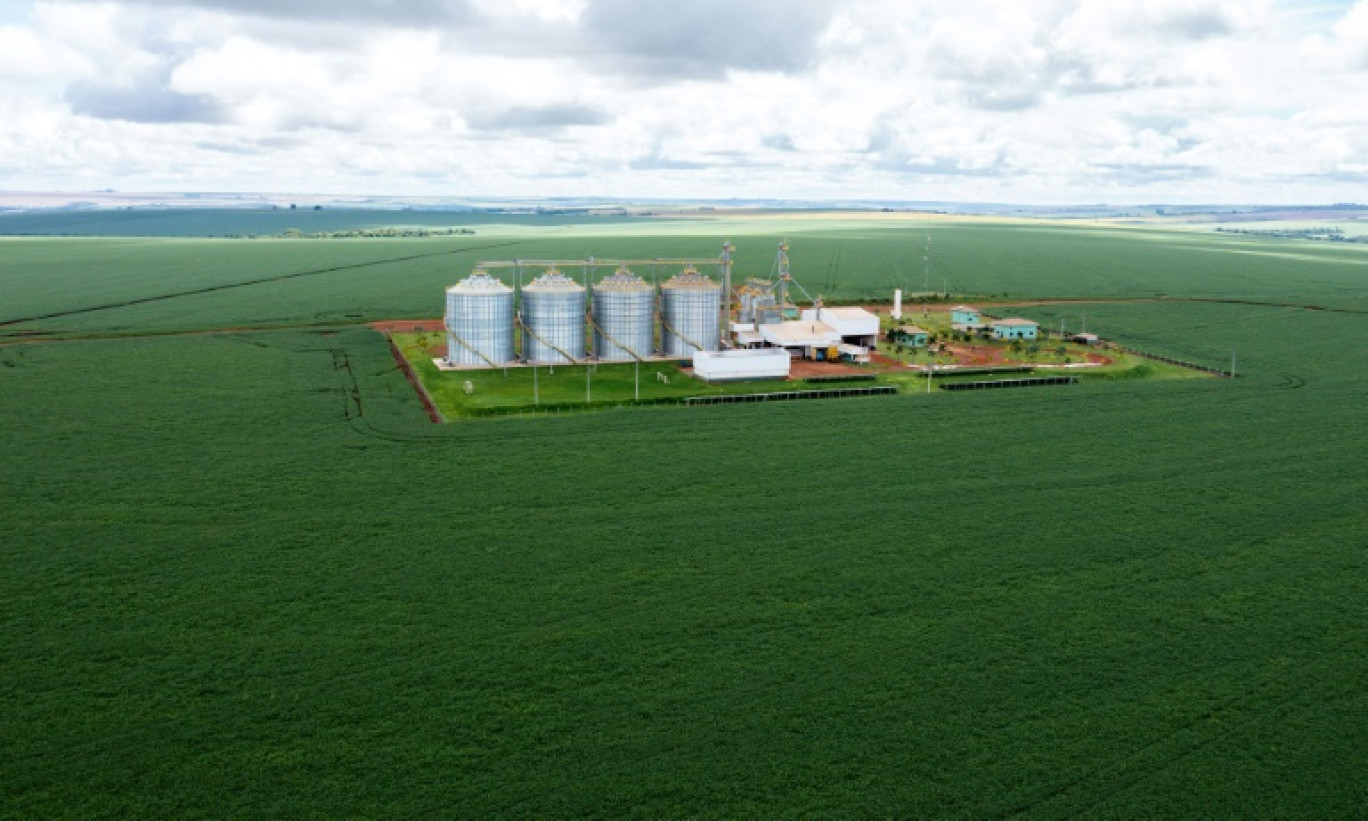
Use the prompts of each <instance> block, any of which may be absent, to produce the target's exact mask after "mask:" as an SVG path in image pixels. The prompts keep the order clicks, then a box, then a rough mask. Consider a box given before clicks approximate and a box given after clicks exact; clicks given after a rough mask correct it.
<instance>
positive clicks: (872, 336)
mask: <svg viewBox="0 0 1368 821" xmlns="http://www.w3.org/2000/svg"><path fill="white" fill-rule="evenodd" d="M803 320H804V321H806V322H821V323H823V324H825V325H827V326H829V327H830V328H831V329H832V330H833V331H835V332H836V333H837V334H838V335H839V336H840V337H841V339H840V341H841V342H844V343H846V344H848V345H859V346H860V347H863V348H873V347H874V346H875V344H876V343H877V342H878V341H879V317H878V315H877V314H871V313H870V312H869V311H866V310H865V309H864V308H854V307H846V308H808V309H806V310H804V311H803Z"/></svg>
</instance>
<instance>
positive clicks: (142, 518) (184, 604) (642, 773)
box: [0, 216, 1368, 818]
mask: <svg viewBox="0 0 1368 821" xmlns="http://www.w3.org/2000/svg"><path fill="white" fill-rule="evenodd" d="M928 225H929V226H930V230H931V231H932V235H933V246H934V248H935V251H934V260H935V262H934V263H933V270H932V277H933V278H934V277H940V278H941V279H942V280H943V281H946V280H948V282H949V284H950V288H951V290H952V291H954V292H955V293H956V295H972V294H978V295H988V294H992V295H996V296H997V297H999V298H1001V296H1002V294H1004V293H1005V294H1008V298H1009V299H1019V300H1030V299H1060V298H1088V299H1093V300H1106V301H1105V302H1093V303H1082V302H1066V303H1050V304H1040V305H1030V306H1021V307H1019V308H1017V309H1014V312H1017V313H1020V314H1021V315H1024V316H1029V317H1032V318H1035V319H1038V320H1040V321H1042V322H1046V323H1050V324H1057V323H1058V321H1059V320H1061V319H1063V320H1064V321H1066V322H1067V324H1068V326H1069V327H1070V328H1073V327H1075V325H1076V323H1079V322H1081V321H1082V319H1083V315H1084V314H1086V322H1087V327H1088V329H1089V330H1094V331H1097V332H1098V333H1102V334H1103V335H1105V336H1108V337H1111V338H1115V339H1117V340H1118V341H1122V342H1125V343H1128V344H1132V345H1134V346H1136V347H1139V348H1143V349H1146V350H1154V351H1156V352H1160V353H1167V354H1169V355H1173V356H1179V357H1182V358H1187V359H1192V360H1195V361H1199V362H1203V363H1206V364H1210V365H1212V366H1218V367H1219V366H1222V365H1225V364H1228V363H1229V359H1230V354H1231V351H1232V350H1235V351H1237V352H1238V358H1239V363H1240V365H1239V367H1240V371H1241V373H1242V374H1243V375H1242V376H1241V378H1239V379H1235V380H1226V379H1175V380H1164V381H1133V380H1118V381H1107V382H1104V381H1098V382H1090V383H1085V384H1081V385H1077V386H1072V387H1070V388H1067V389H1059V390H1055V389H1042V390H1023V391H1000V392H982V393H967V394H951V393H945V394H933V395H931V396H929V397H928V396H925V395H921V394H918V395H901V396H892V397H886V398H885V397H878V398H865V399H855V400H831V401H825V402H812V403H801V402H795V403H775V404H772V405H741V406H710V407H668V408H660V409H655V408H647V409H640V410H630V411H627V410H624V411H603V412H601V413H593V414H568V415H565V416H561V417H551V418H545V417H544V418H539V419H536V420H525V419H521V420H520V419H517V418H512V419H492V420H488V421H487V422H482V423H480V424H464V425H434V424H431V423H430V422H429V421H428V419H427V417H426V415H425V414H424V412H423V409H422V407H421V406H420V405H419V403H418V402H417V401H416V400H415V398H414V394H413V390H412V388H411V387H410V386H409V384H408V383H407V382H406V380H405V379H404V377H403V376H402V374H401V372H400V370H399V369H398V368H397V366H396V364H395V362H394V359H393V358H392V356H391V354H390V351H389V350H388V347H387V345H386V343H385V340H384V338H383V337H382V336H381V335H380V334H378V333H376V332H375V331H373V330H371V329H370V328H368V327H365V326H363V325H361V324H359V323H364V322H369V321H373V320H378V319H387V318H394V317H413V318H422V317H426V318H431V317H436V316H438V315H439V314H440V312H441V298H440V297H441V288H442V287H443V286H444V285H448V284H450V283H451V282H453V281H455V280H456V279H457V278H459V277H460V276H463V275H464V274H465V273H466V272H468V271H469V269H470V267H471V265H473V263H474V262H475V261H476V260H478V259H482V258H489V257H495V258H504V257H514V256H517V257H524V258H527V257H532V256H549V255H557V256H561V255H564V256H586V255H590V254H592V255H595V256H600V257H605V256H613V255H623V256H628V255H631V256H638V255H647V256H657V255H665V254H713V253H716V251H717V248H718V245H719V244H720V241H721V239H723V238H731V239H732V240H733V241H734V242H736V243H737V246H738V249H739V254H740V263H739V266H738V271H739V272H740V273H741V274H742V275H751V274H756V275H759V274H763V273H764V272H766V271H767V270H768V267H769V263H770V259H771V257H772V254H773V250H774V245H775V244H776V243H777V242H778V240H779V239H780V238H783V237H787V238H788V239H789V240H790V242H791V243H792V247H793V251H792V256H793V262H794V272H795V275H796V276H797V277H798V278H799V280H800V281H801V282H803V284H804V285H805V286H806V287H807V288H808V289H809V290H810V291H813V292H814V293H815V292H818V291H820V292H822V293H823V294H825V295H827V296H829V297H832V298H851V299H859V298H866V297H871V298H872V297H883V296H884V295H885V294H887V293H888V292H889V291H890V290H891V288H892V287H904V288H905V289H920V287H921V285H922V284H923V281H924V278H925V273H924V270H923V268H922V260H921V255H922V252H921V249H922V248H923V247H924V245H925V231H926V228H927V227H928ZM651 229H652V225H651V224H650V223H623V224H620V225H611V226H603V225H602V224H600V223H590V224H584V225H573V224H551V223H545V224H543V223H537V222H535V221H534V222H531V223H529V224H526V225H521V226H516V227H506V228H499V229H490V233H486V232H485V231H483V230H481V233H480V234H477V235H476V236H474V237H459V238H440V239H430V240H398V239H396V240H339V241H328V240H309V241H297V242H286V241H264V240H259V241H236V240H234V241H229V240H188V239H179V240H177V239H171V240H136V239H79V240H77V239H56V238H41V239H40V238H11V239H5V240H0V292H2V293H4V295H5V298H4V299H3V300H0V323H6V324H3V325H0V421H2V422H3V424H0V452H3V453H4V454H5V457H6V458H5V470H4V472H3V474H0V521H2V522H4V536H3V538H2V539H0V550H3V557H4V559H5V562H6V566H7V572H6V573H5V574H3V576H0V624H3V632H2V633H0V635H2V636H3V643H0V658H2V659H3V663H2V664H0V776H3V779H4V783H5V789H4V791H3V793H0V815H4V816H7V817H50V816H63V815H67V816H94V815H124V816H139V817H160V816H168V815H179V816H185V815H212V816H256V817H262V816H272V817H275V816H281V817H297V816H308V815H328V816H386V817H422V816H432V815H460V816H474V817H487V816H509V815H517V816H528V815H531V816H584V815H641V816H650V817H680V816H698V815H728V816H755V817H767V816H771V815H776V814H789V815H807V816H822V817H827V816H861V817H868V816H897V817H921V816H931V817H958V818H984V817H1005V816H1027V817H1059V816H1066V815H1069V816H1073V815H1085V816H1094V817H1095V816H1104V817H1135V816H1154V815H1157V816H1165V817H1184V818H1186V817H1211V816H1218V817H1227V816H1251V815H1264V816H1272V817H1298V818H1300V817H1353V816H1355V815H1357V814H1359V813H1360V812H1361V809H1362V806H1363V802H1364V797H1365V796H1366V795H1368V718H1365V717H1368V686H1365V685H1364V682H1365V681H1368V634H1365V632H1364V630H1363V625H1364V624H1365V623H1368V554H1365V552H1364V550H1363V547H1364V545H1366V544H1368V515H1365V514H1364V512H1363V502H1362V500H1363V498H1364V497H1365V495H1368V475H1366V474H1365V472H1364V470H1363V465H1364V464H1365V463H1366V462H1368V438H1366V437H1365V436H1364V422H1363V420H1364V416H1363V408H1364V407H1365V406H1368V321H1365V320H1366V319H1368V249H1363V248H1350V247H1329V246H1325V245H1322V244H1319V243H1307V242H1295V241H1281V242H1280V241H1271V240H1252V239H1245V238H1233V237H1220V236H1211V237H1208V236H1204V235H1192V234H1183V233H1178V232H1166V231H1148V230H1141V229H1112V228H1092V227H1067V226H1058V225H1023V224H1008V223H991V222H976V221H969V220H964V221H939V222H936V223H935V224H930V223H925V224H923V223H920V222H917V221H915V220H903V221H895V220H878V219H873V220H851V219H839V220H838V219H830V220H821V219H813V220H807V221H805V220H799V219H791V218H785V219H782V220H781V219H769V218H765V217H763V216H759V217H755V218H753V219H748V220H746V221H735V222H728V221H725V220H712V221H710V220H705V219H698V220H691V221H687V222H685V221H679V222H671V223H668V224H662V225H661V226H659V227H658V229H657V230H658V231H659V235H654V236H653V235H651V234H650V233H649V231H650V230H651ZM643 273H646V274H648V275H649V274H650V273H651V272H649V271H646V272H643ZM1117 300H1129V301H1117ZM1308 306H1314V307H1308ZM268 326H270V327H269V328H268ZM251 328H256V329H257V330H249V329H251ZM225 329H233V330H225ZM574 375H575V374H574V373H573V372H569V373H567V374H566V376H568V377H572V378H573V376H574ZM557 376H558V377H559V376H560V373H559V369H558V374H557ZM578 376H579V377H580V378H581V379H582V378H583V372H582V371H579V372H578ZM619 381H620V380H619ZM565 387H566V390H568V391H570V392H572V393H573V389H574V387H575V386H574V385H570V384H569V383H567V385H566V386H565Z"/></svg>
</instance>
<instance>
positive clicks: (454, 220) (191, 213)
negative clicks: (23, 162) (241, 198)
mask: <svg viewBox="0 0 1368 821" xmlns="http://www.w3.org/2000/svg"><path fill="white" fill-rule="evenodd" d="M585 219H586V218H585V217H557V216H534V215H529V216H520V215H510V214H484V213H475V212H468V211H401V210H395V209H385V210H367V209H361V208H324V209H323V210H320V211H315V210H313V208H312V207H311V206H309V205H307V204H306V205H304V206H302V207H300V208H298V209H294V210H292V209H289V208H279V209H245V208H243V209H238V208H233V209H205V210H200V209H189V208H181V209H173V210H151V209H134V210H127V211H120V210H97V211H37V212H32V213H11V214H0V236H6V235H9V236H102V237H223V236H228V235H230V234H234V235H250V234H258V235H271V234H280V233H283V232H285V231H287V230H289V229H291V228H294V229H297V230H299V231H302V232H305V233H309V232H322V231H347V230H354V229H362V228H383V227H395V226H399V227H414V228H450V227H469V228H475V229H479V228H480V227H482V226H488V225H532V226H552V225H572V224H576V223H580V222H583V221H584V220H585ZM626 221H631V218H628V217H616V216H602V217H599V216H596V217H593V218H592V222H593V223H594V224H604V225H612V224H615V223H619V222H626Z"/></svg>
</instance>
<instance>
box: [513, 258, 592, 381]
mask: <svg viewBox="0 0 1368 821" xmlns="http://www.w3.org/2000/svg"><path fill="white" fill-rule="evenodd" d="M522 321H523V359H525V360H527V361H528V362H537V363H547V364H552V365H559V364H561V363H571V362H577V361H579V360H582V359H584V348H585V339H584V287H583V286H582V285H580V284H579V283H578V282H576V281H574V280H573V279H571V278H570V277H568V276H566V275H564V274H562V273H561V272H560V271H557V270H556V269H555V268H551V269H548V270H547V272H546V273H544V274H542V275H541V276H539V277H537V278H536V279H534V280H532V281H531V282H530V283H528V284H527V285H524V286H523V289H522Z"/></svg>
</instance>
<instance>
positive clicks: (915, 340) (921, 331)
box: [898, 325, 929, 348]
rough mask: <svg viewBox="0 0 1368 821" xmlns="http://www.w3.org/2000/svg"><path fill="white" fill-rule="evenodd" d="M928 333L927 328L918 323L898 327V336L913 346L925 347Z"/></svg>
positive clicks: (905, 343)
mask: <svg viewBox="0 0 1368 821" xmlns="http://www.w3.org/2000/svg"><path fill="white" fill-rule="evenodd" d="M928 335H929V334H928V333H927V331H926V329H925V328H918V327H917V326H916V325H902V326H899V328H898V338H899V339H901V340H902V344H904V345H907V346H908V347H912V348H925V347H926V338H927V336H928Z"/></svg>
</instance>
